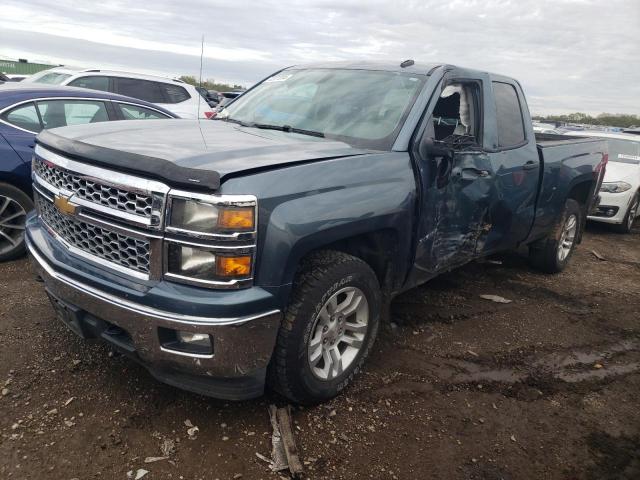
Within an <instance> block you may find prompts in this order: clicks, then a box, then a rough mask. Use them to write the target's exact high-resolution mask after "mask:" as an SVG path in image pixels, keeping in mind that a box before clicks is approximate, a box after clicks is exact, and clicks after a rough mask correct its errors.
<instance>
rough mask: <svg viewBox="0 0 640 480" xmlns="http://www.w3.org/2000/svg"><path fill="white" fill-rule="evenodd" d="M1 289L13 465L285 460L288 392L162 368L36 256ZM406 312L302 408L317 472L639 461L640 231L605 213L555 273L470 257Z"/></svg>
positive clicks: (624, 472)
mask: <svg viewBox="0 0 640 480" xmlns="http://www.w3.org/2000/svg"><path fill="white" fill-rule="evenodd" d="M593 250H596V251H597V252H599V253H600V254H601V255H603V256H604V257H605V258H606V260H604V261H602V260H598V259H597V258H596V256H594V255H593V254H592V253H591V252H592V251H593ZM481 294H497V295H501V296H503V297H506V298H508V299H511V300H513V302H512V303H510V304H498V303H493V302H491V301H487V300H484V299H482V298H480V297H479V295H481ZM0 295H1V299H2V302H1V303H0V384H4V387H2V388H4V390H3V391H2V397H1V398H0V478H3V479H5V478H7V479H9V478H19V479H42V478H47V479H48V478H52V479H67V480H70V479H73V478H78V479H90V478H104V479H111V478H115V479H126V478H127V472H128V471H131V470H133V471H137V470H138V469H140V468H144V469H146V470H148V471H149V474H148V475H147V476H146V477H145V479H147V480H149V479H160V478H171V479H183V478H184V479H207V480H209V479H211V480H213V479H216V478H218V479H220V480H223V479H233V478H236V479H237V478H243V479H254V478H265V479H269V478H274V479H277V478H278V476H277V475H275V474H272V473H270V472H269V471H268V470H267V468H266V465H265V464H264V463H262V462H261V461H260V460H258V459H257V458H256V452H259V453H262V454H264V455H269V451H270V424H269V418H268V413H267V405H268V404H269V403H270V402H276V403H281V402H282V400H281V399H279V398H278V397H276V396H275V395H270V394H268V395H267V396H266V397H265V398H263V399H260V400H256V401H252V402H245V403H239V404H233V403H225V402H219V401H215V400H211V399H208V398H205V397H200V396H196V395H192V394H188V393H184V392H181V391H178V390H176V389H173V388H171V387H168V386H164V385H162V384H159V383H157V382H156V381H154V380H153V379H152V378H151V377H150V376H149V375H148V374H147V373H146V371H145V370H144V369H142V368H141V367H139V366H137V365H136V364H134V363H132V362H131V361H129V360H127V359H126V358H124V357H121V356H118V355H114V354H113V353H112V352H110V351H109V349H108V348H107V347H105V346H103V345H100V344H97V343H84V342H82V341H81V340H79V339H76V338H75V337H74V335H73V334H72V333H71V332H69V331H68V330H67V329H66V328H65V327H64V326H63V325H61V324H60V323H58V322H57V321H56V319H55V318H54V315H53V310H52V309H51V307H50V306H49V303H48V301H47V299H46V297H45V295H44V292H43V290H42V288H41V284H39V283H37V282H35V281H34V280H33V279H32V276H31V274H30V270H29V267H28V263H27V261H26V260H20V261H17V262H13V263H9V264H4V265H1V266H0ZM392 319H393V322H394V323H393V324H392V325H391V326H389V327H388V328H387V331H386V332H383V335H382V337H381V338H380V341H379V342H378V344H377V348H375V351H374V353H373V355H372V358H371V359H370V361H369V363H368V367H367V368H366V370H365V372H364V374H363V375H361V376H360V377H359V378H358V380H357V382H356V383H355V384H354V385H353V386H352V387H351V388H349V389H348V390H347V391H346V392H345V393H344V395H342V396H341V397H340V398H337V399H335V400H334V401H332V402H330V403H329V404H326V405H323V406H319V407H315V408H308V409H296V410H295V412H294V418H295V420H296V423H297V431H296V434H297V440H298V443H299V448H300V449H301V451H302V458H303V460H304V461H305V465H306V472H307V475H308V478H312V479H322V478H327V479H334V478H344V479H356V478H357V479H359V478H374V479H385V478H388V479H396V478H397V479H413V478H416V479H431V478H433V479H458V478H460V479H528V478H531V479H543V478H545V479H546V478H552V479H566V480H570V479H632V478H633V479H638V478H640V231H636V232H635V234H633V235H628V236H624V235H617V234H613V233H608V232H607V231H606V230H604V229H596V228H591V229H590V231H589V233H588V234H587V236H586V238H585V241H584V243H583V244H582V245H581V246H580V248H579V250H578V252H577V253H576V255H575V257H574V259H573V263H572V265H571V267H570V268H569V269H568V270H567V271H566V272H565V273H563V274H561V275H557V276H546V275H541V274H538V273H535V272H532V271H531V270H530V269H529V268H528V267H527V266H526V263H525V262H524V260H523V258H522V257H520V256H518V255H510V256H507V257H505V258H502V264H495V263H475V264H472V265H469V266H467V267H465V268H462V269H460V270H457V271H455V272H452V273H450V274H447V275H444V276H442V277H440V278H438V279H436V280H435V281H432V282H430V283H429V284H428V285H425V286H423V287H421V288H418V289H415V290H413V291H410V292H408V293H406V294H404V295H403V296H402V297H400V298H398V299H397V300H396V301H395V302H394V304H393V308H392ZM0 386H1V385H0ZM186 420H190V422H192V424H193V425H196V426H198V428H199V432H198V434H197V436H196V437H195V439H190V438H189V436H188V435H187V427H186V426H185V423H184V422H185V421H186ZM172 443H173V444H174V445H173V447H174V448H173V449H172V448H167V447H171V444H172ZM163 444H164V446H165V453H167V450H168V451H170V452H169V454H170V458H169V459H165V460H160V461H157V462H154V463H148V464H145V463H144V460H145V458H146V457H158V456H162V455H163V452H162V450H161V446H162V445H163Z"/></svg>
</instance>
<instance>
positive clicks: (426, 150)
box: [420, 137, 453, 158]
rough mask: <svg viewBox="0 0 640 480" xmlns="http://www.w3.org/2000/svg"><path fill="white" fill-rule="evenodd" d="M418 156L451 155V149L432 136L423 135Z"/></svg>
mask: <svg viewBox="0 0 640 480" xmlns="http://www.w3.org/2000/svg"><path fill="white" fill-rule="evenodd" d="M420 156H421V157H422V158H429V157H445V158H452V157H453V149H451V148H450V147H448V146H446V145H445V144H443V143H441V142H436V141H435V140H434V139H433V138H432V137H424V138H423V139H422V141H421V142H420Z"/></svg>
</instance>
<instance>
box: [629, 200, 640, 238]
mask: <svg viewBox="0 0 640 480" xmlns="http://www.w3.org/2000/svg"><path fill="white" fill-rule="evenodd" d="M639 205H640V197H638V198H636V199H635V201H634V202H633V204H632V205H631V206H630V207H629V214H628V215H627V227H629V230H631V227H633V222H634V221H635V219H636V215H637V214H638V206H639Z"/></svg>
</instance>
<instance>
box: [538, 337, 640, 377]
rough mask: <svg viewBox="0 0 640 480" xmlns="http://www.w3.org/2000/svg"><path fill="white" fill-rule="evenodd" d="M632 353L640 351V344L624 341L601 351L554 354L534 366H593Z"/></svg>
mask: <svg viewBox="0 0 640 480" xmlns="http://www.w3.org/2000/svg"><path fill="white" fill-rule="evenodd" d="M632 351H640V342H638V341H634V340H623V341H622V342H619V343H615V344H612V345H609V346H607V347H605V349H604V350H600V351H588V352H581V351H579V350H577V351H572V352H564V353H563V352H554V353H550V354H548V355H545V356H543V357H542V358H539V359H537V360H535V361H534V362H533V363H532V365H534V366H536V367H547V368H550V369H552V370H556V369H559V368H563V367H570V366H578V365H593V364H594V363H596V362H598V361H601V360H604V359H606V358H610V357H612V356H614V355H617V354H620V353H626V352H632Z"/></svg>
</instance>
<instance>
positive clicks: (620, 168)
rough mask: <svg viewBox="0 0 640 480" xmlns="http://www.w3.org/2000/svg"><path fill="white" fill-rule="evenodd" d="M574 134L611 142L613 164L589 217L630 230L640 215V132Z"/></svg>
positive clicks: (587, 132)
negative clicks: (636, 133) (596, 206)
mask: <svg viewBox="0 0 640 480" xmlns="http://www.w3.org/2000/svg"><path fill="white" fill-rule="evenodd" d="M571 135H574V136H581V137H591V138H596V137H597V138H602V139H605V140H606V141H607V143H608V144H609V166H608V167H607V173H606V175H605V177H604V182H603V184H602V187H601V188H600V197H601V202H600V205H599V207H598V208H597V210H596V211H595V212H593V215H591V216H589V217H588V218H589V220H593V221H594V222H602V223H608V224H610V225H611V227H612V228H613V229H614V230H617V231H619V232H621V233H630V232H631V229H632V228H633V224H634V222H635V221H636V219H637V218H638V215H640V136H637V135H633V134H625V133H609V132H598V131H589V130H583V131H580V132H571Z"/></svg>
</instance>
